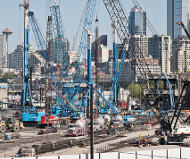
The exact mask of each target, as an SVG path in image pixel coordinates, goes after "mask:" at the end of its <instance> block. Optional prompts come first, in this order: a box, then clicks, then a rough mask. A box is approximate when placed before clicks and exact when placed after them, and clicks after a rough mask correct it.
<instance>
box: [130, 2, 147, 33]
mask: <svg viewBox="0 0 190 159" xmlns="http://www.w3.org/2000/svg"><path fill="white" fill-rule="evenodd" d="M129 33H130V34H131V35H146V12H145V11H143V9H142V7H138V6H135V7H133V8H132V9H131V11H130V13H129Z"/></svg>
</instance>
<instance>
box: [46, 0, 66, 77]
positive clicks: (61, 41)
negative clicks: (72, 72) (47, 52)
mask: <svg viewBox="0 0 190 159" xmlns="http://www.w3.org/2000/svg"><path fill="white" fill-rule="evenodd" d="M49 5H50V12H51V16H52V22H53V29H54V32H53V33H54V38H55V54H56V58H55V59H56V60H55V61H54V62H56V63H58V64H61V65H62V71H63V72H64V75H66V74H67V72H68V69H69V56H68V52H67V51H68V50H67V45H66V39H65V37H64V33H63V26H62V19H61V12H60V5H59V2H58V1H57V0H49Z"/></svg>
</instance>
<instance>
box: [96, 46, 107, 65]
mask: <svg viewBox="0 0 190 159" xmlns="http://www.w3.org/2000/svg"><path fill="white" fill-rule="evenodd" d="M98 59H99V62H108V59H109V49H108V47H107V46H104V45H100V57H98Z"/></svg>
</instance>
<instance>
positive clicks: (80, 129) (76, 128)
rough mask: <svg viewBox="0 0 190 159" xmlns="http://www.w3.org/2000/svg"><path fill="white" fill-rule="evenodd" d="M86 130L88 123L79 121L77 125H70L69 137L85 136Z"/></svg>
mask: <svg viewBox="0 0 190 159" xmlns="http://www.w3.org/2000/svg"><path fill="white" fill-rule="evenodd" d="M85 129H86V121H85V120H84V119H79V120H77V121H75V123H71V124H70V125H69V130H68V133H67V134H66V135H67V136H79V135H84V134H85Z"/></svg>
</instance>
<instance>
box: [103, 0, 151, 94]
mask: <svg viewBox="0 0 190 159" xmlns="http://www.w3.org/2000/svg"><path fill="white" fill-rule="evenodd" d="M103 3H104V5H105V7H106V9H107V11H108V13H109V15H110V18H111V20H112V22H115V21H116V22H117V26H116V30H117V34H118V36H119V39H120V41H121V42H122V45H123V50H122V60H121V63H120V65H119V67H118V68H119V69H118V71H117V75H116V77H115V78H116V79H114V82H113V86H112V89H113V91H115V92H116V90H117V87H118V81H119V78H120V75H121V72H122V69H123V65H124V60H125V58H126V54H127V53H128V54H129V55H130V57H131V58H130V63H131V65H132V67H133V69H135V65H136V66H137V68H138V69H139V71H140V73H141V76H142V78H143V79H145V80H148V77H149V76H151V72H150V69H149V68H148V66H147V65H146V67H144V66H143V64H142V63H141V62H138V61H137V62H136V61H135V60H136V56H135V53H134V52H133V51H134V49H132V48H134V47H135V46H134V43H133V42H132V41H130V35H129V33H128V28H129V27H128V25H129V23H128V19H127V17H126V15H125V12H124V9H123V8H122V5H121V2H120V0H114V1H113V0H103ZM129 44H130V45H129ZM128 46H131V47H129V49H128ZM139 49H140V48H139ZM141 59H142V60H143V61H145V59H144V57H143V56H141ZM115 69H116V68H115ZM114 71H115V70H114ZM114 76H115V75H114ZM116 93H117V92H116ZM116 93H115V94H116Z"/></svg>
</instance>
